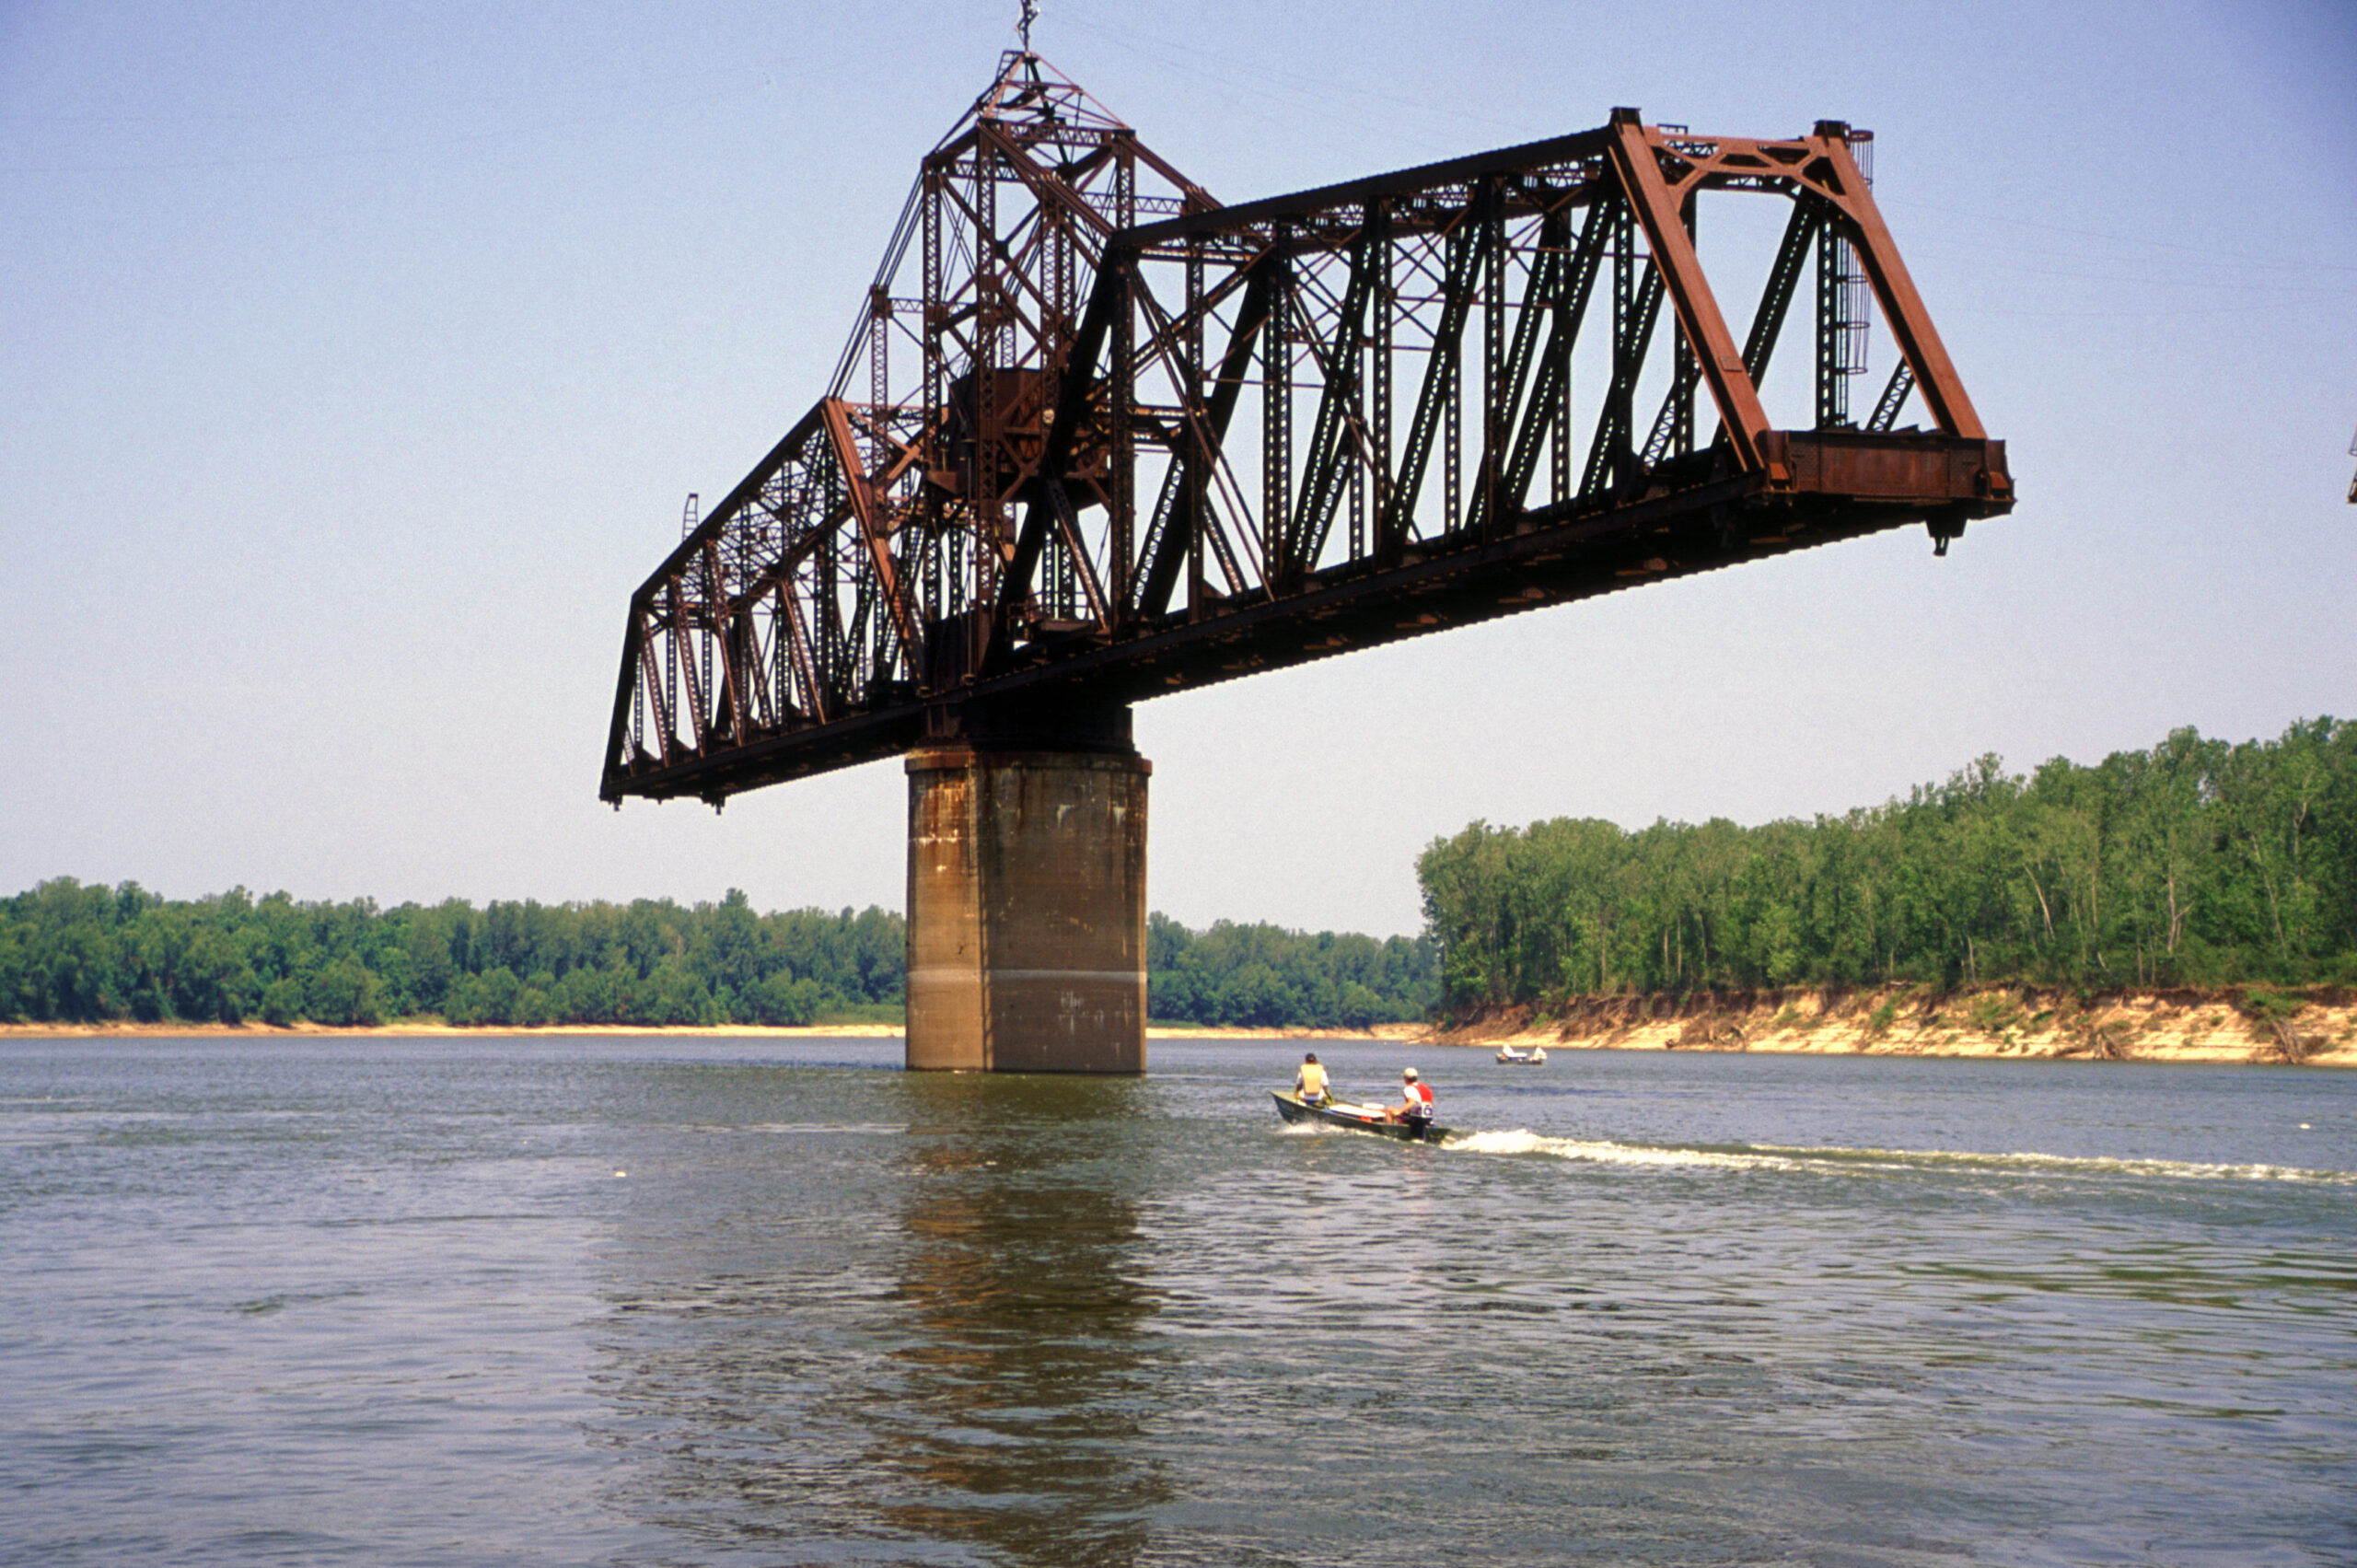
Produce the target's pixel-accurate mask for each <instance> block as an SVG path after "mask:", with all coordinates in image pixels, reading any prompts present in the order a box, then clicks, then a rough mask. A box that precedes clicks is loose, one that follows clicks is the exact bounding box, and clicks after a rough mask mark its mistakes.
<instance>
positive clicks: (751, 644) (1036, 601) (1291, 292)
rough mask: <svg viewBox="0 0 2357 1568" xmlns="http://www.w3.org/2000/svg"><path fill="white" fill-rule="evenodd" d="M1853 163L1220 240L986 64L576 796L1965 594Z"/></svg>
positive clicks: (1025, 65) (1572, 145) (1667, 137)
mask: <svg viewBox="0 0 2357 1568" xmlns="http://www.w3.org/2000/svg"><path fill="white" fill-rule="evenodd" d="M1871 145H1872V141H1871V135H1870V134H1868V133H1865V132H1861V131H1856V130H1853V129H1852V128H1851V127H1849V126H1847V125H1845V124H1842V123H1840V122H1832V121H1823V122H1818V123H1817V125H1816V126H1815V127H1814V128H1813V129H1812V130H1811V131H1810V132H1809V134H1806V135H1804V136H1795V137H1788V138H1783V139H1750V138H1742V137H1733V136H1716V135H1698V134H1693V133H1691V132H1689V131H1688V130H1687V129H1686V128H1684V127H1680V126H1665V125H1649V124H1646V123H1644V122H1643V120H1642V119H1641V117H1640V116H1639V115H1638V113H1637V111H1636V110H1627V109H1623V110H1614V111H1613V113H1612V116H1611V119H1610V121H1609V122H1608V123H1607V124H1605V125H1602V126H1599V127H1597V128H1596V129H1595V130H1591V131H1584V132H1579V133H1576V134H1572V135H1567V136H1560V137H1555V138H1552V139H1550V140H1547V141H1541V142H1534V143H1530V144H1527V145H1522V146H1516V147H1506V148H1501V149H1498V150H1495V151H1492V152H1486V153H1478V154H1474V155H1471V156H1469V157H1460V158H1453V159H1449V160H1446V161H1445V162H1441V163H1435V164H1429V165H1426V166H1423V167H1422V168H1411V169H1403V170H1399V171H1396V172H1393V173H1389V174H1382V175H1376V176H1372V177H1369V178H1366V179H1363V180H1351V181H1346V182H1344V183H1341V184H1337V185H1329V186H1325V187H1321V188H1319V189H1317V190H1312V191H1305V192H1295V193H1294V194H1291V195H1283V196H1274V197H1269V198H1266V199H1263V200H1260V201H1254V202H1249V203H1244V204H1242V205H1238V206H1224V205H1222V204H1221V203H1218V202H1217V201H1215V200H1214V199H1213V197H1212V196H1211V195H1210V194H1209V193H1208V192H1205V191H1204V190H1203V189H1202V187H1201V186H1199V185H1196V184H1195V183H1194V182H1193V181H1191V180H1189V179H1187V178H1186V176H1184V175H1183V174H1181V173H1180V172H1179V170H1178V169H1176V168H1173V167H1172V166H1171V165H1170V164H1169V163H1168V162H1167V161H1166V160H1165V159H1163V158H1161V157H1158V156H1157V155H1156V154H1155V153H1154V152H1153V151H1152V150H1151V149H1150V148H1148V147H1147V146H1146V145H1144V143H1143V142H1142V141H1141V140H1140V139H1139V138H1138V136H1137V134H1136V133H1135V132H1134V131H1133V130H1132V129H1131V128H1130V127H1129V126H1128V125H1126V124H1124V123H1122V122H1120V120H1118V119H1117V118H1115V117H1114V116H1113V115H1111V114H1110V113H1109V111H1107V110H1105V109H1104V108H1103V107H1102V106H1101V105H1099V104H1097V102H1096V101H1095V100H1094V99H1090V98H1089V97H1088V96H1087V95H1086V93H1084V92H1083V91H1081V89H1080V88H1079V87H1077V86H1076V85H1074V83H1072V82H1071V81H1069V80H1068V79H1066V78H1065V77H1063V76H1062V75H1060V74H1058V73H1057V72H1056V71H1055V70H1054V69H1053V68H1052V67H1051V66H1050V65H1049V64H1047V63H1046V62H1045V61H1043V60H1041V59H1040V58H1039V55H1037V54H1036V53H1033V52H1030V51H1029V50H1028V48H1027V49H1024V50H1017V51H1013V52H1009V53H1008V54H1007V55H1005V56H1004V58H1003V60H1002V62H1001V64H1000V69H999V72H998V74H997V75H996V76H995V77H994V78H993V82H992V84H991V86H990V87H989V88H988V89H986V90H985V91H984V92H983V93H982V94H981V97H980V98H979V99H976V101H975V103H974V106H973V107H972V109H970V110H969V111H968V113H967V114H966V115H965V116H964V117H963V118H962V119H961V120H960V121H959V122H958V125H957V126H956V127H955V128H953V130H952V131H951V133H950V134H948V135H947V136H946V137H945V138H944V139H943V140H942V142H941V143H940V144H939V145H937V146H935V148H934V149H933V151H932V152H931V153H929V154H928V155H927V156H926V157H925V158H924V159H923V164H922V166H921V168H920V171H919V174H918V178H917V181H916V184H915V187H914V188H913V190H912V191H911V193H910V197H909V201H908V203H907V206H906V207H905V208H904V210H903V213H902V215H901V218H900V223H899V224H898V226H896V228H895V231H894V233H893V236H892V238H891V240H890V243H889V244H888V247H887V249H886V254H885V260H884V263H883V265H882V266H881V267H880V268H879V269H878V271H877V275H876V281H875V283H874V284H873V285H872V286H871V287H870V289H869V291H868V297H867V299H866V301H865V304H864V306H863V308H862V309H861V311H860V315H859V319H858V321H857V324H856V326H855V328H854V331H853V334H852V338H851V341H850V343H849V345H848V346H847V348H846V350H845V352H844V354H843V357H842V362H841V364H840V366H839V367H838V369H837V372H836V375H835V377H834V380H833V382H832V384H831V385H830V388H829V389H828V391H827V393H826V395H825V396H823V397H821V398H820V399H819V401H818V402H817V404H816V405H814V406H813V407H812V408H811V409H810V411H809V412H807V414H805V415H804V416H803V417H802V419H801V420H800V421H798V422H797V423H796V424H795V426H794V428H793V429H792V430H790V431H788V432H787V434H786V436H785V437H784V440H782V441H780V442H779V443H778V444H777V446H776V447H773V448H772V450H771V452H770V453H769V455H768V456H767V457H765V458H764V459H762V460H761V463H760V464H759V465H757V466H756V467H755V468H754V470H752V471H751V472H750V473H749V474H748V475H747V476H746V478H745V479H744V481H743V482H741V483H739V484H738V485H737V487H736V489H735V490H733V491H732V492H730V493H729V494H728V495H727V496H726V498H725V499H724V500H723V501H722V502H721V503H720V504H719V505H717V506H715V507H714V508H712V509H711V510H710V511H708V512H706V513H704V514H702V517H701V518H700V520H698V521H696V522H695V523H694V525H693V527H692V528H690V529H689V531H688V532H687V535H686V537H685V538H684V539H683V540H681V542H680V544H679V548H678V549H677V550H675V551H673V552H671V554H670V555H669V556H668V558H667V559H666V560H665V561H664V563H662V565H661V566H659V567H658V568H657V569H656V572H655V574H654V575H652V576H650V577H649V578H648V579H647V580H646V582H645V583H644V585H643V586H642V587H640V588H639V589H638V591H637V592H636V593H635V594H633V596H632V598H631V605H630V616H629V621H628V623H627V626H626V629H625V633H624V642H623V653H622V662H621V674H620V678H619V680H618V684H617V689H616V693H615V703H614V712H613V718H612V723H611V726H610V732H609V736H608V744H607V750H606V759H605V773H604V779H603V783H602V785H601V790H600V793H601V794H602V796H604V797H605V798H607V799H609V800H612V801H615V802H616V803H619V802H620V801H621V798H622V797H623V796H649V797H653V798H658V799H659V798H668V797H672V796H692V797H696V798H700V799H703V800H706V801H709V802H712V803H714V804H717V803H719V802H720V801H722V800H725V799H726V797H727V796H730V795H732V794H736V793H737V792H739V791H742V790H746V789H750V788H755V787H758V786H760V785H762V784H774V783H778V782H782V781H784V780H788V779H794V778H799V777H804V776H807V775H809V774H813V773H818V772H826V771H828V770H830V769H834V768H840V767H845V766H850V765H853V764H855V763H859V762H865V761H874V760H877V759H880V758H885V757H889V756H893V755H897V754H899V753H900V752H904V751H907V750H909V749H911V748H913V747H916V746H918V745H921V744H923V743H925V742H926V741H927V740H929V739H932V740H939V739H944V738H966V739H970V740H971V739H991V740H995V741H999V742H1003V743H1006V744H1019V743H1022V742H1024V741H1025V740H1026V739H1028V738H1052V739H1053V740H1054V742H1055V743H1056V744H1058V745H1060V746H1063V747H1065V748H1067V749H1069V748H1071V747H1073V746H1080V747H1084V748H1085V747H1086V746H1088V745H1090V744H1097V743H1101V744H1103V745H1104V746H1107V747H1109V748H1113V747H1119V746H1122V745H1125V744H1126V742H1127V731H1128V707H1129V704H1131V703H1136V702H1139V701H1143V700H1144V699H1146V698H1149V697H1153V696H1157V695H1161V694H1163V693H1166V692H1169V691H1184V690H1191V689H1193V688H1194V687H1197V686H1201V685H1204V684H1208V683H1210V682H1213V681H1217V680H1224V679H1232V678H1235V677H1237V676H1241V675H1248V674H1253V673H1257V672H1259V671H1262V670H1267V669H1274V668H1283V667H1285V666H1288V665H1294V664H1298V663H1302V662H1305V661H1306V660H1309V659H1314V658H1321V657H1325V656H1329V655H1333V654H1339V653H1343V652H1348V651H1351V650H1353V649H1356V648H1362V647H1367V646H1371V645H1376V644H1378V643H1383V642H1388V641H1394V640H1397V639H1399V638H1402V637H1409V636H1415V635H1419V634H1422V633H1427V632H1434V631H1441V630H1446V629H1447V628H1450V627H1456V626H1463V625H1469V624H1471V623H1474V622H1477V621H1485V620H1489V619H1492V618H1494V617H1496V616H1500V615H1505V614H1511V613H1514V612H1515V611H1518V610H1531V609H1538V608H1542V607H1544V606H1547V605H1553V604H1562V603H1567V602H1570V601H1573V600H1576V599H1581V598H1589V597H1592V596H1594V595H1596V594H1601V593H1608V592H1611V591H1614V590H1616V589H1619V588H1623V587H1635V586H1639V585H1642V584H1644V583H1651V582H1656V581H1662V580H1665V579H1667V578H1672V577H1678V576H1683V575H1691V574H1693V573H1697V572H1703V571H1710V570H1713V569H1716V568H1718V567H1722V566H1729V565H1735V564H1738V563H1743V562H1747V561H1755V560H1759V559H1763V558H1765V557H1768V556H1771V555H1776V554H1781V553H1783V552H1790V551H1794V550H1799V549H1804V548H1808V547H1811V546H1815V545H1819V544H1826V543H1831V542H1834V541H1837V540H1844V539H1852V538H1857V537H1860V536H1863V535H1865V534H1869V533H1874V532H1878V531H1881V530H1884V529H1887V528H1897V527H1900V526H1904V525H1908V524H1912V523H1922V524H1925V525H1926V526H1927V528H1928V529H1929V532H1930V533H1931V536H1932V538H1933V541H1934V547H1935V550H1936V551H1937V552H1942V553H1945V550H1946V548H1947V545H1948V542H1949V541H1950V540H1954V539H1955V538H1956V536H1958V535H1959V534H1961V533H1962V532H1963V531H1964V528H1965V525H1966V523H1967V522H1968V521H1969V520H1970V519H1973V518H1976V517H1992V516H1997V515H2000V514H2003V513H2004V512H2006V511H2008V510H2009V509H2010V508H2011V506H2012V505H2013V485H2012V480H2011V477H2010V475H2009V473H2008V471H2007V469H2006V466H2005V455H2004V444H2003V442H2002V441H1996V440H1991V439H1990V438H1989V437H1988V436H1987V434H1986V433H1985V432H1984V431H1983V430H1982V428H1981V425H1980V418H1979V415H1978V413H1977V412H1975V410H1974V408H1973V406H1972V402H1971V400H1970V399H1969V397H1968V395H1967V394H1966V392H1965V389H1964V387H1963V384H1962V382H1961V380H1960V379H1959V378H1958V377H1957V375H1956V369H1955V366H1953V365H1952V364H1951V363H1950V361H1949V359H1948V355H1947V353H1946V350H1945V347H1944V346H1943V345H1942V343H1941V341H1940V338H1939V334H1938V332H1937V331H1935V330H1934V328H1933V324H1932V321H1931V319H1930V317H1929V315H1928V313H1927V312H1926V311H1925V309H1924V307H1923V303H1922V299H1921V297H1920V296H1918V294H1917V292H1916V289H1915V286H1914V284H1913V282H1912V280H1911V279H1910V276H1909V274H1908V272H1907V268H1906V265H1905V263H1904V262H1903V261H1902V260H1901V259H1900V257H1899V254H1898V249H1897V247H1896V245H1895V244H1893V242H1892V240H1891V238H1890V234H1889V231H1888V229H1887V227H1886V226H1885V225H1884V222H1883V220H1882V217H1881V215H1880V213H1879V210H1878V209H1877V208H1876V206H1875V202H1874V197H1873V192H1872V187H1871V181H1870V179H1869V177H1868V173H1867V170H1868V168H1869V167H1870V165H1869V164H1868V163H1867V160H1866V155H1867V154H1868V153H1870V151H1871ZM1705 198H1708V201H1707V202H1706V200H1705ZM1763 202H1765V203H1769V208H1768V210H1769V211H1770V212H1771V213H1773V212H1774V211H1775V210H1776V207H1775V203H1782V226H1781V231H1779V230H1778V228H1777V227H1776V226H1775V225H1774V223H1773V221H1772V219H1771V221H1770V222H1769V223H1768V224H1767V225H1766V226H1762V225H1761V224H1760V221H1759V219H1757V218H1748V219H1747V218H1746V217H1745V216H1743V215H1736V216H1735V217H1734V218H1733V219H1732V221H1731V222H1730V224H1729V225H1728V231H1729V233H1730V234H1731V235H1740V234H1743V233H1756V234H1758V235H1759V237H1760V238H1761V241H1762V242H1760V243H1759V244H1756V245H1755V246H1754V247H1753V249H1754V250H1757V251H1759V252H1760V253H1762V254H1766V255H1768V256H1769V258H1770V259H1769V260H1768V261H1767V265H1766V268H1765V271H1764V273H1760V274H1759V275H1758V278H1757V281H1756V283H1755V285H1754V290H1755V292H1754V293H1753V294H1752V295H1751V296H1750V297H1751V298H1752V299H1753V303H1752V305H1751V314H1750V317H1749V319H1748V324H1747V328H1746V329H1745V331H1743V333H1742V335H1741V338H1740V341H1738V338H1737V336H1736V331H1735V329H1734V327H1733V326H1732V325H1731V324H1730V322H1729V320H1728V319H1727V317H1726V316H1725V314H1724V310H1723V308H1722V305H1721V303H1720V299H1721V296H1720V294H1719V293H1718V291H1716V290H1714V288H1713V285H1712V282H1711V279H1710V278H1709V277H1708V276H1706V274H1705V270H1704V266H1703V262H1702V255H1703V253H1704V251H1705V250H1710V249H1711V248H1712V245H1713V239H1714V238H1715V237H1716V233H1717V229H1718V226H1719V224H1718V220H1717V219H1716V217H1715V216H1714V217H1713V220H1712V222H1711V224H1710V225H1708V226H1706V225H1705V224H1704V223H1703V221H1702V214H1703V213H1704V211H1705V209H1706V207H1708V208H1709V209H1711V210H1713V212H1716V211H1717V210H1719V209H1720V206H1721V203H1748V204H1749V206H1750V207H1754V208H1756V207H1758V206H1759V204H1760V203H1763ZM1747 223H1748V228H1747V227H1746V224H1747ZM1771 235H1772V236H1775V238H1773V239H1772V241H1769V240H1768V239H1767V237H1768V236H1771ZM1741 250H1742V247H1741V246H1740V245H1739V244H1737V245H1733V246H1731V247H1730V248H1729V251H1728V253H1730V254H1736V253H1739V252H1740V251H1741ZM1713 254H1717V252H1713ZM1724 270H1725V269H1724V267H1722V268H1721V271H1722V273H1724ZM1812 289H1813V297H1814V305H1815V308H1814V313H1813V314H1814V322H1813V332H1812V331H1811V327H1810V326H1809V325H1808V324H1796V323H1794V320H1793V317H1794V310H1793V307H1794V303H1795V300H1796V297H1798V296H1801V295H1803V293H1804V292H1805V290H1812ZM1665 306H1666V307H1667V308H1666V312H1665V309H1664V307H1665ZM1665 314H1666V318H1667V330H1666V331H1664V330H1663V326H1664V317H1665ZM1804 314H1805V313H1804ZM1875 319H1879V320H1880V321H1881V322H1882V323H1883V326H1884V328H1885V330H1886V331H1887V333H1888V334H1889V337H1890V339H1891V342H1892V344H1893V350H1894V352H1893V353H1892V354H1891V355H1890V366H1891V367H1890V370H1889V373H1888V378H1887V381H1886V382H1885V383H1884V384H1883V386H1882V388H1881V390H1880V393H1879V395H1878V396H1877V397H1876V398H1875V401H1874V403H1873V406H1872V408H1871V411H1870V412H1864V413H1863V414H1860V413H1859V412H1856V411H1853V409H1852V400H1851V392H1852V381H1853V380H1854V379H1855V378H1856V377H1858V376H1860V375H1861V374H1863V373H1864V370H1865V368H1866V363H1867V351H1866V344H1867V339H1868V334H1869V332H1870V330H1871V326H1872V323H1873V322H1874V321H1875ZM1794 334H1800V335H1804V336H1808V337H1812V338H1813V345H1812V349H1811V354H1810V358H1809V359H1808V360H1807V361H1806V362H1805V363H1803V364H1801V365H1799V366H1794V364H1793V363H1792V362H1793V360H1794V357H1795V356H1794V354H1786V356H1785V363H1784V364H1783V365H1782V366H1781V367H1778V374H1776V375H1775V376H1774V377H1772V378H1771V366H1777V362H1776V359H1775V355H1776V353H1777V350H1778V347H1779V345H1780V343H1782V341H1783V340H1784V339H1785V338H1786V337H1788V336H1792V335H1794ZM1811 392H1813V393H1814V408H1813V410H1812V411H1811V412H1809V413H1808V414H1807V415H1806V416H1805V418H1801V419H1797V420H1788V421H1787V422H1785V423H1782V424H1779V423H1778V422H1777V420H1776V418H1775V417H1773V416H1772V415H1771V412H1770V410H1771V394H1773V396H1774V397H1775V398H1782V399H1785V400H1787V401H1799V400H1801V399H1804V398H1805V397H1806V396H1807V395H1808V394H1809V393H1811ZM1910 406H1920V408H1921V410H1922V412H1921V414H1920V416H1919V418H1920V421H1921V423H1917V424H1909V425H1907V426H1904V427H1901V426H1899V424H1898V418H1899V416H1900V415H1901V413H1902V412H1905V410H1906V409H1907V408H1909V407H1910Z"/></svg>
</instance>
